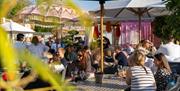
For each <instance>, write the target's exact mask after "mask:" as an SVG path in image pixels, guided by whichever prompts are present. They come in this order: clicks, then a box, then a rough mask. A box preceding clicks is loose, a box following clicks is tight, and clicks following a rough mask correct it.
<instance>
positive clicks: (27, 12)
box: [18, 3, 78, 38]
mask: <svg viewBox="0 0 180 91" xmlns="http://www.w3.org/2000/svg"><path fill="white" fill-rule="evenodd" d="M18 16H19V17H20V18H21V19H23V18H27V17H29V20H30V21H33V22H35V24H36V25H39V24H37V23H41V24H45V25H47V26H49V25H51V24H55V25H61V26H60V30H61V31H60V32H59V31H57V37H58V38H59V37H62V27H63V22H65V21H73V20H74V19H76V18H77V17H78V16H77V14H76V12H75V11H74V10H73V9H71V8H68V7H66V6H64V5H63V4H60V3H56V4H52V5H50V6H49V5H48V4H46V3H44V4H41V5H38V6H36V5H31V6H28V7H25V8H24V9H23V10H22V11H21V12H19V13H18ZM39 21H40V22H39ZM59 34H60V36H59Z"/></svg>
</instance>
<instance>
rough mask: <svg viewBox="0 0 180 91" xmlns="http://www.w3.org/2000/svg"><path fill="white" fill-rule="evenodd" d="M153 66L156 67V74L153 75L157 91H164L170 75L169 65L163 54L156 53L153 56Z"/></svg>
mask: <svg viewBox="0 0 180 91" xmlns="http://www.w3.org/2000/svg"><path fill="white" fill-rule="evenodd" d="M154 64H155V65H156V66H157V72H156V74H155V75H154V77H155V80H156V85H157V91H164V90H166V87H167V84H168V81H169V80H168V79H170V74H171V69H170V66H169V63H168V61H167V59H166V57H165V56H164V54H162V53H158V54H156V55H154Z"/></svg>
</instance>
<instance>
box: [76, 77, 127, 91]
mask: <svg viewBox="0 0 180 91" xmlns="http://www.w3.org/2000/svg"><path fill="white" fill-rule="evenodd" d="M74 85H75V86H76V87H77V91H124V89H125V88H127V87H128V86H127V85H126V84H125V81H123V80H121V81H120V78H117V77H104V79H103V83H102V84H97V83H95V79H94V78H91V79H88V80H86V81H79V82H77V83H75V84H74Z"/></svg>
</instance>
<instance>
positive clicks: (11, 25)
mask: <svg viewBox="0 0 180 91" xmlns="http://www.w3.org/2000/svg"><path fill="white" fill-rule="evenodd" d="M1 26H2V27H3V28H5V29H6V31H8V32H10V33H11V37H12V33H33V32H35V31H33V30H32V29H30V28H27V27H24V26H22V25H20V24H18V23H16V22H13V21H10V22H5V23H3V24H1Z"/></svg>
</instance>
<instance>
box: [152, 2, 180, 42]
mask: <svg viewBox="0 0 180 91" xmlns="http://www.w3.org/2000/svg"><path fill="white" fill-rule="evenodd" d="M166 2H167V9H168V10H169V11H171V12H172V14H171V15H167V16H160V17H156V18H155V21H154V23H155V31H154V34H155V35H157V36H158V37H159V38H161V39H162V40H167V38H168V37H169V36H170V35H173V36H175V38H176V39H178V40H180V36H179V35H180V27H179V26H180V1H179V0H167V1H166Z"/></svg>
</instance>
